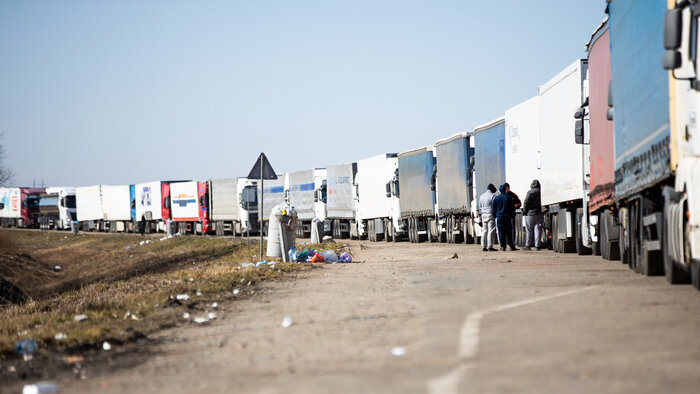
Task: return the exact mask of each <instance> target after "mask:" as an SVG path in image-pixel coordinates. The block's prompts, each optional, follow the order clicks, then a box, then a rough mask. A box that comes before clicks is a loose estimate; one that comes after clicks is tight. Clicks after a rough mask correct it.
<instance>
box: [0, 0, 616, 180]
mask: <svg viewBox="0 0 700 394" xmlns="http://www.w3.org/2000/svg"><path fill="white" fill-rule="evenodd" d="M604 9H605V1H604V0H594V1H592V0H563V1H544V0H542V1H505V2H495V1H493V2H492V1H478V2H477V1H466V0H464V1H357V0H356V1H207V0H204V1H173V0H168V1H151V0H142V1H135V0H132V1H129V0H122V1H119V0H111V1H87V0H84V1H59V0H56V1H48V0H47V1H32V0H23V1H19V0H17V1H8V0H6V1H0V132H4V141H3V143H4V146H5V150H6V153H7V158H6V163H5V164H6V165H8V166H10V167H11V168H12V169H13V170H14V172H15V174H16V175H15V182H14V183H15V184H20V185H31V184H32V183H33V182H34V181H36V182H38V183H40V182H41V181H42V180H43V181H44V183H45V184H46V185H48V186H50V185H76V186H79V185H89V184H98V183H101V184H128V183H138V182H145V181H150V180H158V179H193V180H206V179H212V178H223V177H232V176H246V175H247V174H248V171H249V170H250V168H251V167H252V165H253V162H254V161H255V159H256V158H257V155H258V154H259V153H260V152H261V151H264V152H265V153H266V154H267V156H268V158H269V159H270V162H271V163H272V165H273V167H274V168H275V170H277V171H278V172H285V171H293V170H301V169H306V168H312V167H325V166H326V165H328V164H334V163H343V162H351V161H355V160H358V159H362V158H365V157H369V156H372V155H375V154H379V153H383V152H401V151H404V150H409V149H412V148H416V147H420V146H425V145H429V144H433V143H434V142H435V141H437V140H438V139H441V138H444V137H447V136H449V135H452V134H454V133H456V132H459V131H467V130H472V129H473V128H474V126H476V125H478V124H482V123H485V122H487V121H489V120H491V119H493V118H496V117H498V116H501V115H502V114H503V113H504V111H505V110H506V109H507V108H509V107H511V106H513V105H515V104H517V103H519V102H522V101H524V100H526V99H528V98H530V97H532V96H534V95H535V94H536V93H537V87H538V86H539V85H540V84H542V83H544V82H545V81H547V80H548V79H549V78H550V77H552V76H554V75H555V74H556V73H557V72H559V71H560V70H561V69H563V68H564V67H566V66H567V65H569V64H570V63H572V62H573V61H574V60H575V59H577V58H580V57H584V56H585V51H584V45H585V43H586V42H587V41H588V39H589V37H590V34H591V33H592V32H593V30H594V29H595V28H596V27H597V26H598V24H599V23H600V22H601V21H602V20H603V18H604V16H605V15H604Z"/></svg>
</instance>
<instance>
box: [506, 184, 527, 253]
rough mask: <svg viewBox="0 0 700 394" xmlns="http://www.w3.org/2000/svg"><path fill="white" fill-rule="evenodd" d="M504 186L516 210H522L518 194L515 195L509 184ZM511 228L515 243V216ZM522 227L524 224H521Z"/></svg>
mask: <svg viewBox="0 0 700 394" xmlns="http://www.w3.org/2000/svg"><path fill="white" fill-rule="evenodd" d="M503 186H505V187H506V194H507V195H509V196H510V197H511V198H512V199H513V204H514V205H515V209H520V207H521V206H522V205H523V204H522V202H520V198H519V197H518V195H517V194H515V193H513V192H512V191H511V190H510V184H508V182H506V183H504V184H503ZM510 224H511V228H512V229H513V241H515V226H516V223H515V215H513V220H511V222H510ZM519 225H522V224H519Z"/></svg>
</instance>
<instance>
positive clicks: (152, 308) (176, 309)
mask: <svg viewBox="0 0 700 394" xmlns="http://www.w3.org/2000/svg"><path fill="white" fill-rule="evenodd" d="M143 239H144V238H141V237H135V236H131V235H104V234H85V235H78V236H74V235H70V234H65V233H58V232H38V231H8V230H3V231H2V232H0V240H2V242H1V243H2V244H3V245H4V250H3V251H0V253H1V254H3V255H19V253H26V255H28V256H25V257H27V258H29V260H24V261H34V263H36V264H37V265H43V266H45V267H53V266H54V265H60V266H61V270H60V271H59V272H58V273H51V274H46V275H32V278H29V279H28V278H27V277H26V276H27V275H26V273H25V274H24V276H22V275H21V274H22V272H21V271H19V272H20V273H19V274H18V270H17V269H13V270H11V271H9V270H8V269H7V268H6V267H5V270H3V266H0V276H3V277H5V278H6V279H8V280H10V281H11V282H13V283H15V284H17V285H18V287H20V288H21V289H22V290H23V291H24V292H25V293H27V294H28V295H29V296H30V300H29V301H28V302H26V303H24V304H22V305H10V306H0V313H1V314H2V317H3V318H2V319H1V320H0V355H2V356H3V357H7V356H10V355H12V354H14V344H15V343H16V341H18V340H20V339H25V338H31V339H34V340H36V341H37V343H38V344H39V347H40V349H42V351H44V352H50V351H55V350H62V349H67V348H76V347H77V348H79V347H92V346H96V345H97V344H99V343H101V341H102V340H105V339H108V340H112V341H115V342H123V341H128V340H130V339H132V338H135V337H139V336H142V335H146V334H148V333H151V332H153V331H154V330H157V329H159V328H162V327H167V326H172V325H173V324H176V322H182V321H183V319H182V318H181V315H182V313H183V311H186V310H190V311H191V312H192V311H194V312H193V313H192V314H193V315H195V314H196V313H197V311H202V312H203V311H205V310H206V308H207V304H208V302H210V301H211V300H215V299H221V298H232V297H233V296H232V293H231V291H232V290H233V289H234V288H237V287H244V286H248V284H249V283H250V284H251V285H253V284H255V283H257V282H259V281H263V280H274V279H279V278H281V277H283V276H284V274H285V273H287V272H291V271H295V270H299V269H307V268H308V267H310V264H293V263H279V262H278V263H276V264H275V265H274V266H269V265H268V266H261V267H257V268H256V267H249V268H245V269H241V268H240V265H241V263H243V262H255V261H257V258H256V257H257V254H258V248H259V246H258V244H257V243H253V244H247V243H246V242H245V241H241V240H233V239H226V238H195V237H175V238H171V239H167V240H163V241H159V240H158V238H152V239H153V241H152V243H150V244H147V245H138V243H139V242H140V241H142V240H143ZM127 247H129V248H127ZM323 248H324V249H325V248H332V249H335V250H339V249H340V248H341V245H338V244H325V245H323ZM8 276H9V277H8ZM28 283H29V284H28ZM20 284H23V287H22V286H20ZM198 290H199V291H201V292H202V296H196V292H197V291H198ZM181 293H187V294H189V295H190V297H191V299H190V301H186V302H183V304H180V303H179V302H177V301H175V300H174V299H172V298H171V297H174V296H176V295H177V294H181ZM78 314H85V315H87V316H88V319H87V320H85V321H82V322H77V321H75V320H74V316H76V315H78ZM58 333H64V334H66V335H67V338H66V339H61V340H56V339H55V336H56V334H58Z"/></svg>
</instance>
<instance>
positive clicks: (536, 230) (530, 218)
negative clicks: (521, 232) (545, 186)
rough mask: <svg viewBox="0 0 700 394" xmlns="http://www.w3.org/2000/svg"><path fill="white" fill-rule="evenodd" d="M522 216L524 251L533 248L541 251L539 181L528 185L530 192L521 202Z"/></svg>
mask: <svg viewBox="0 0 700 394" xmlns="http://www.w3.org/2000/svg"><path fill="white" fill-rule="evenodd" d="M523 216H524V217H525V237H526V238H525V250H531V248H532V247H533V246H535V247H536V248H537V250H540V249H542V245H541V244H540V242H541V241H540V240H541V239H542V223H543V222H544V215H543V214H542V200H541V198H540V181H538V180H537V179H535V180H534V181H532V183H530V190H528V192H527V194H526V195H525V201H523ZM533 234H534V242H533Z"/></svg>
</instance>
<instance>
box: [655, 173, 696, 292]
mask: <svg viewBox="0 0 700 394" xmlns="http://www.w3.org/2000/svg"><path fill="white" fill-rule="evenodd" d="M663 195H664V215H663V222H664V225H663V231H664V234H663V235H662V236H661V237H660V239H661V240H662V242H661V248H662V255H663V259H664V274H665V276H666V280H667V281H668V283H670V284H672V285H675V284H679V283H689V282H690V281H691V278H690V277H691V275H690V273H689V272H688V271H687V270H686V269H685V268H684V267H681V266H680V264H682V263H684V262H682V261H674V259H673V257H671V242H670V240H673V239H676V240H677V239H678V238H681V241H682V242H683V247H684V248H685V240H686V239H687V238H686V234H687V232H686V231H687V223H686V225H685V226H684V225H683V224H682V220H683V215H682V213H683V208H684V207H683V206H680V204H679V202H680V199H681V197H682V194H681V193H677V192H676V191H675V190H674V189H673V188H672V187H669V186H666V187H664V190H663ZM679 214H680V215H679ZM679 220H681V222H680V223H679ZM681 227H682V228H681ZM676 247H677V246H676ZM686 249H687V248H686Z"/></svg>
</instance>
